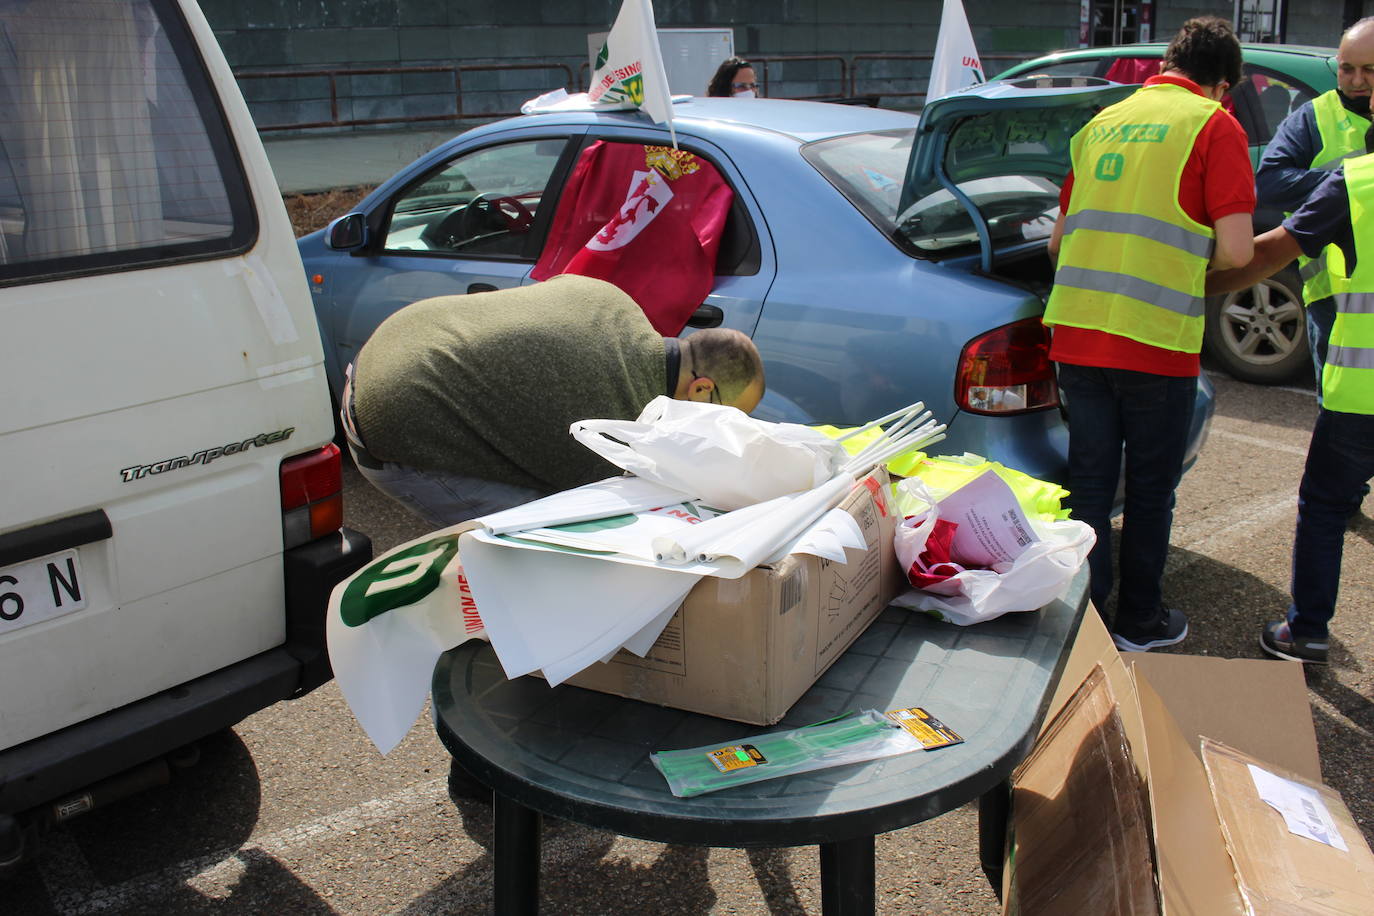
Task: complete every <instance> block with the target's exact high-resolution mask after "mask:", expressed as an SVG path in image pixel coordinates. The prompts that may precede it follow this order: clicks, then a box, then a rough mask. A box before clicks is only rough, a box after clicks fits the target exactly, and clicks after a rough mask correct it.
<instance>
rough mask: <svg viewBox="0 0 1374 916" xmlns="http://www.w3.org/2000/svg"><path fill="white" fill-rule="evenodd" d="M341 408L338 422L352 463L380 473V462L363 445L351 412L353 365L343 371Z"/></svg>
mask: <svg viewBox="0 0 1374 916" xmlns="http://www.w3.org/2000/svg"><path fill="white" fill-rule="evenodd" d="M343 395H344V396H343V407H341V408H339V413H340V417H339V421H340V424H341V425H342V426H343V431H344V438H345V439H347V440H348V450H349V451H350V452H352V453H353V461H354V463H356V464H357V465H358V466H359V467H364V468H367V469H368V470H372V471H380V470H381V469H382V462H380V461H378V460H377V459H376V458H374V457H373V456H372V453H371V452H369V451H368V450H367V447H366V446H364V445H363V440H362V435H363V434H362V433H361V432H360V431H359V430H358V415H357V414H355V413H354V412H353V365H352V364H351V363H350V364H349V365H348V367H347V368H346V369H345V370H344V390H343Z"/></svg>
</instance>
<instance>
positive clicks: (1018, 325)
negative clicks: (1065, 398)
mask: <svg viewBox="0 0 1374 916" xmlns="http://www.w3.org/2000/svg"><path fill="white" fill-rule="evenodd" d="M954 400H955V403H957V404H958V405H959V406H960V407H961V408H963V409H964V410H967V411H969V412H971V413H981V414H992V415H996V416H1005V415H1007V414H1018V413H1026V412H1028V411H1032V410H1043V409H1045V408H1046V407H1056V406H1058V404H1059V387H1058V386H1057V385H1056V384H1055V381H1054V364H1053V363H1051V362H1050V332H1049V330H1048V329H1047V328H1046V327H1045V326H1044V325H1043V324H1041V323H1040V319H1039V318H1023V319H1021V320H1020V321H1014V322H1012V323H1011V324H1008V325H1003V326H1002V327H1000V328H996V329H994V330H991V331H988V332H987V333H986V334H983V335H982V336H981V337H975V338H974V339H973V340H970V341H969V342H968V343H966V344H965V345H964V351H963V352H962V353H961V354H960V355H959V371H958V372H957V373H956V374H955V377H954Z"/></svg>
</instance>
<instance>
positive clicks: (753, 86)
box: [730, 83, 759, 92]
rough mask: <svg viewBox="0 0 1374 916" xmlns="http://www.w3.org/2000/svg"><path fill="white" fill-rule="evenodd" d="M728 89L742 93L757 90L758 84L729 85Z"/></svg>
mask: <svg viewBox="0 0 1374 916" xmlns="http://www.w3.org/2000/svg"><path fill="white" fill-rule="evenodd" d="M730 88H731V89H734V90H735V91H736V92H742V91H743V90H745V89H757V88H759V84H758V83H731V84H730Z"/></svg>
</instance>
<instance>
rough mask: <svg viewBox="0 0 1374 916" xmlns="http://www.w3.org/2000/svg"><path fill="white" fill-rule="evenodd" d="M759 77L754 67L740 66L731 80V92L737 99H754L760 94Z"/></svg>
mask: <svg viewBox="0 0 1374 916" xmlns="http://www.w3.org/2000/svg"><path fill="white" fill-rule="evenodd" d="M758 89H759V84H758V78H757V77H755V76H754V68H753V67H740V68H739V69H738V70H736V71H735V78H734V79H733V80H731V81H730V94H731V95H733V96H734V97H735V98H737V99H752V98H755V97H756V96H757V95H758Z"/></svg>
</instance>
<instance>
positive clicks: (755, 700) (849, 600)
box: [567, 468, 905, 725]
mask: <svg viewBox="0 0 1374 916" xmlns="http://www.w3.org/2000/svg"><path fill="white" fill-rule="evenodd" d="M890 496H891V490H890V488H889V480H888V476H887V472H886V471H885V470H883V469H882V468H879V469H877V470H875V471H874V472H873V473H871V474H869V475H868V476H867V477H866V478H864V480H863V481H862V482H861V483H860V484H859V485H856V486H855V487H854V489H853V490H851V491H850V493H849V495H848V496H847V497H846V498H845V499H844V501H843V502H841V503H840V508H841V509H843V510H844V511H846V512H848V513H849V514H850V515H852V516H853V517H854V519H855V520H856V521H857V522H858V523H859V528H860V529H861V530H862V531H863V533H864V540H865V541H866V543H867V545H868V546H867V548H866V549H865V550H846V551H845V556H846V559H847V561H848V562H846V563H843V564H840V563H835V562H832V561H830V560H825V559H821V558H820V557H815V556H811V555H809V554H789V555H788V556H786V557H784V558H783V559H782V560H780V561H779V562H777V563H775V564H772V565H770V566H760V567H758V568H756V569H754V570H752V571H750V572H749V573H747V574H746V575H744V576H742V577H741V578H739V579H720V578H715V577H711V576H708V577H706V578H703V579H702V580H701V581H700V582H699V583H697V585H696V586H695V587H693V589H692V590H691V592H689V593H688V595H687V598H686V600H685V601H684V602H683V604H682V606H681V607H680V608H678V610H677V613H675V614H674V615H673V617H672V619H671V620H669V621H668V625H667V626H666V627H664V629H663V633H662V634H661V635H660V636H659V638H658V641H657V642H655V643H654V645H653V647H652V648H651V649H650V650H649V652H648V653H647V654H646V655H645V656H644V657H643V658H640V657H639V656H637V655H634V654H632V653H630V652H626V651H625V650H623V649H622V650H621V651H620V652H618V653H617V654H616V655H615V656H613V657H612V658H611V660H610V661H609V662H606V663H597V664H594V665H592V666H591V667H590V668H587V669H585V670H583V671H582V672H580V673H578V674H576V675H574V676H573V677H571V678H569V679H568V681H567V683H569V684H573V685H575V686H578V687H585V688H588V689H590V690H598V691H602V692H604V693H613V694H616V695H618V696H623V697H630V698H632V699H637V700H645V701H647V702H650V703H658V704H660V705H662V706H671V707H673V708H675V709H685V710H688V711H690V712H699V713H704V714H706V715H712V716H720V717H721V718H725V719H734V720H736V721H739V722H747V723H750V724H753V725H772V724H773V723H775V722H777V721H778V720H779V719H781V718H782V717H783V716H784V715H785V714H786V713H787V710H788V709H790V708H791V706H792V704H793V703H795V702H796V701H797V699H798V698H799V697H801V695H802V694H803V693H805V692H806V691H807V690H808V689H809V688H810V687H811V685H812V684H814V683H815V682H816V680H817V679H818V678H819V677H820V676H821V675H822V674H823V673H824V672H825V670H826V669H827V668H829V667H830V665H831V664H832V663H833V662H834V661H835V659H837V658H839V657H840V655H841V654H843V653H844V650H845V649H847V648H849V645H850V644H851V643H852V642H854V640H855V639H857V638H858V637H859V634H861V633H862V632H863V631H864V629H865V628H866V627H867V626H868V625H869V624H870V623H872V621H873V619H874V618H875V617H877V616H878V614H879V613H880V612H881V611H882V610H883V608H885V607H887V605H888V603H889V602H890V601H891V600H892V599H893V597H895V596H896V594H897V592H898V590H899V589H901V588H903V587H905V584H904V580H903V579H902V576H901V572H900V570H898V568H897V558H896V555H895V554H894V553H893V549H892V537H893V530H894V528H895V526H896V520H895V519H894V518H893V514H892V509H891V506H890V505H889V499H890Z"/></svg>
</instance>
